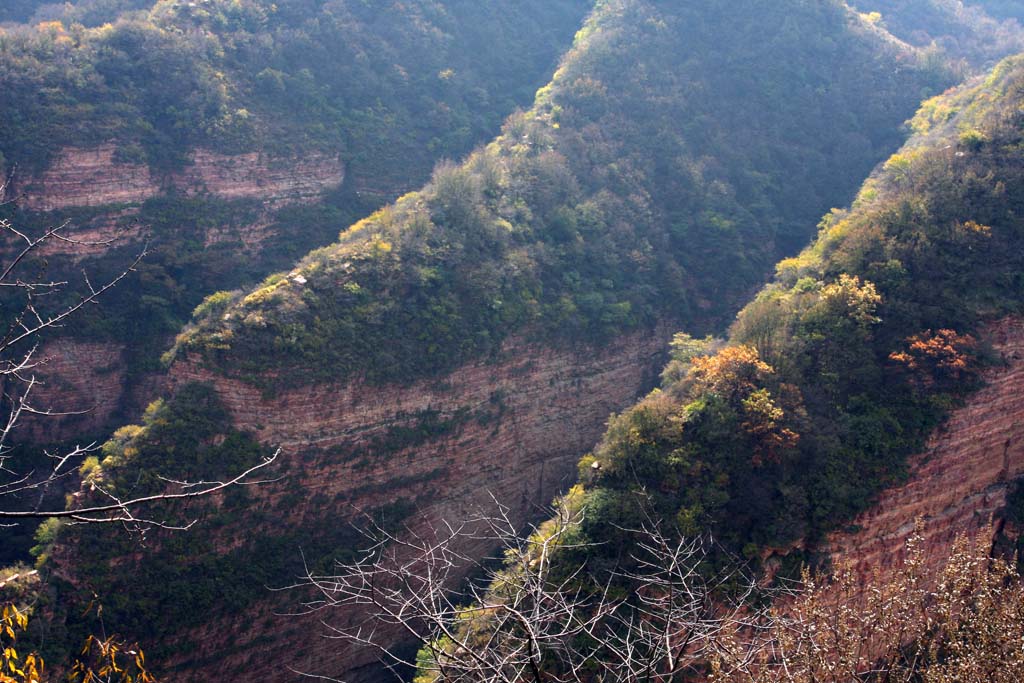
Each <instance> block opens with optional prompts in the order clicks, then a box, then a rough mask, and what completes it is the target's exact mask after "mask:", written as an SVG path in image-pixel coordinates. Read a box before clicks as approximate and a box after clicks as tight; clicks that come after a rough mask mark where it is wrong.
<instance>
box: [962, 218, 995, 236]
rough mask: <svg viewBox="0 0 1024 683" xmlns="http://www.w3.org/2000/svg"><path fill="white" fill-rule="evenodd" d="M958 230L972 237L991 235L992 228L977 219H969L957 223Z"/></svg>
mask: <svg viewBox="0 0 1024 683" xmlns="http://www.w3.org/2000/svg"><path fill="white" fill-rule="evenodd" d="M957 232H958V233H960V234H962V235H967V236H971V237H991V236H992V228H991V227H989V226H987V225H982V224H980V223H978V222H976V221H967V222H965V223H958V224H957Z"/></svg>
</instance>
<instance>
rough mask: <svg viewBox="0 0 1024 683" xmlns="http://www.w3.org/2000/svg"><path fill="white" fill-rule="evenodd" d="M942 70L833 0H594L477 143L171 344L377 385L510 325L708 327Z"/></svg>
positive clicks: (876, 151)
mask: <svg viewBox="0 0 1024 683" xmlns="http://www.w3.org/2000/svg"><path fill="white" fill-rule="evenodd" d="M942 78H943V74H942V72H941V71H940V70H937V71H935V70H933V71H924V70H922V69H921V68H920V67H919V63H918V55H917V53H915V52H914V51H912V50H911V49H908V48H906V47H905V46H903V45H901V44H898V43H897V42H895V41H893V40H892V39H891V38H890V37H888V36H887V34H884V33H883V32H881V31H879V30H877V29H876V28H874V27H872V26H870V25H867V24H865V23H863V22H861V21H860V20H859V19H858V18H857V17H856V15H853V14H851V13H849V12H848V11H847V10H846V8H845V7H844V6H842V5H841V4H839V3H831V2H828V3H822V4H814V5H800V6H795V7H793V8H791V9H788V8H787V9H786V10H782V9H780V8H778V7H776V6H774V5H770V4H769V3H766V2H759V1H753V0H752V1H748V2H744V3H741V4H740V5H736V4H735V3H724V2H723V3H718V2H711V3H693V4H684V5H682V6H680V5H679V4H678V3H661V2H612V3H607V4H602V5H601V6H600V9H598V10H597V12H596V13H595V15H594V17H593V18H592V19H591V20H590V21H589V22H588V24H587V26H586V27H585V28H584V29H583V31H582V32H581V33H580V34H579V36H578V37H577V45H576V47H575V48H574V50H573V51H572V53H570V55H569V56H568V58H567V59H566V61H565V64H564V65H563V67H562V68H561V69H560V70H559V72H558V73H557V74H556V76H555V78H554V80H553V82H552V83H551V85H550V86H549V87H547V88H545V89H544V90H542V91H541V93H540V95H539V97H538V101H537V104H536V106H535V107H534V108H533V109H532V110H531V111H529V112H527V113H525V114H522V115H519V116H515V117H513V118H512V119H511V120H510V121H509V123H508V124H506V127H505V131H504V135H502V137H500V138H499V139H498V140H497V141H496V142H495V143H493V144H492V145H490V146H488V147H487V148H485V149H483V150H480V151H478V152H477V153H476V154H474V155H473V156H472V157H471V158H470V160H469V161H467V162H466V163H464V164H462V165H460V166H453V165H446V166H443V167H441V168H439V169H438V170H437V171H436V172H435V175H434V178H433V180H432V182H431V183H430V184H429V185H428V186H427V187H426V189H425V190H423V191H422V192H417V193H413V194H410V195H408V196H406V197H404V198H402V199H401V200H400V201H399V202H398V203H397V204H395V205H394V206H392V207H389V208H387V209H385V210H384V211H381V212H380V213H378V214H376V215H374V216H372V217H371V218H369V219H367V220H365V221H362V222H360V223H358V224H357V225H355V226H354V227H353V228H351V229H350V230H349V231H347V232H346V233H344V234H343V235H342V238H341V241H340V242H339V243H338V244H337V245H335V246H331V247H328V248H326V249H323V250H320V251H317V252H314V253H313V254H311V255H310V256H308V257H307V258H305V259H304V260H303V261H302V262H301V263H300V264H299V266H298V267H297V268H296V269H295V270H294V271H292V272H291V273H289V274H281V275H277V276H274V277H273V278H271V279H270V280H268V281H267V282H266V283H265V284H264V286H263V287H262V288H260V289H257V290H256V291H253V292H250V293H245V294H242V293H238V294H223V295H217V296H216V297H213V298H211V299H210V300H209V301H207V302H206V303H205V304H204V305H203V306H202V307H201V308H200V309H199V310H198V312H197V319H196V323H195V324H194V326H193V327H192V329H190V330H188V331H187V332H186V333H185V334H184V335H182V337H181V339H180V342H179V345H178V353H179V355H181V354H187V355H189V356H190V357H192V358H201V359H202V361H203V362H204V363H206V364H208V365H210V366H211V367H216V368H218V369H220V370H221V371H223V372H225V373H226V374H228V375H229V376H237V377H247V378H251V379H261V380H262V381H264V382H265V381H267V380H268V377H269V376H273V377H276V378H278V380H279V381H287V382H288V383H292V384H294V383H295V382H308V381H323V380H327V379H331V380H337V379H339V378H340V377H352V376H367V377H369V378H371V379H373V380H378V381H380V380H397V379H403V378H408V377H410V376H413V375H416V376H419V375H423V374H428V373H432V372H438V371H442V370H448V369H451V368H453V367H456V366H458V365H459V364H460V363H462V362H464V361H465V360H467V359H468V358H472V357H479V356H482V355H485V354H487V353H491V352H493V351H495V350H496V349H498V348H499V347H500V344H501V342H502V341H503V339H504V338H505V337H506V336H507V335H508V334H509V333H510V332H511V331H512V330H514V329H523V328H526V327H529V328H530V329H531V330H533V334H535V335H543V336H548V337H553V338H560V339H563V340H571V339H576V340H581V339H582V340H589V341H593V340H601V339H607V338H610V337H611V336H613V335H615V334H617V333H620V332H623V331H626V330H630V329H636V328H638V327H643V326H647V325H650V324H651V323H653V322H654V321H655V320H657V319H659V318H661V317H664V316H666V315H668V316H670V317H673V318H677V319H680V320H685V321H687V322H688V323H693V324H696V325H698V326H704V327H707V326H708V325H714V324H719V323H720V322H721V321H723V320H725V319H726V318H727V316H729V315H731V313H732V311H734V310H735V308H736V306H737V304H738V302H739V301H740V299H741V297H742V296H744V295H745V293H746V292H747V291H748V290H749V288H750V287H752V286H754V285H755V284H756V283H757V282H758V281H759V279H760V278H761V277H762V276H763V274H764V273H765V271H766V270H767V269H768V268H769V267H770V264H771V263H772V261H773V259H774V258H775V257H776V256H778V255H780V254H783V253H786V252H787V251H792V250H795V249H796V248H797V247H798V246H799V245H801V244H802V243H803V242H804V240H805V239H806V238H807V237H808V231H807V228H806V226H807V225H808V224H809V221H808V218H809V217H810V216H813V215H816V212H817V213H820V211H821V210H823V209H827V207H828V206H830V205H832V204H834V203H837V202H836V200H837V199H839V198H841V197H843V196H844V195H845V194H846V192H848V191H849V188H851V187H852V186H853V183H855V182H857V180H856V179H857V178H858V177H863V175H864V174H865V173H866V172H867V170H868V169H869V168H870V166H871V165H873V164H874V163H876V162H877V159H878V158H879V157H880V156H881V155H882V152H883V150H885V149H886V148H888V147H890V146H891V145H892V144H893V143H894V142H895V141H896V140H897V139H898V135H899V134H898V132H897V127H896V126H895V125H894V123H895V122H896V121H898V120H900V117H901V116H902V114H903V112H905V111H907V109H908V108H909V107H912V106H914V105H912V104H911V103H912V102H913V101H914V100H915V99H917V98H918V97H919V96H920V95H921V94H922V93H926V92H928V90H929V88H934V87H935V86H936V85H937V84H939V83H940V82H941V81H942ZM261 376H262V378H261Z"/></svg>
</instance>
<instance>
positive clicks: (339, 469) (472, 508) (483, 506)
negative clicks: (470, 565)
mask: <svg viewBox="0 0 1024 683" xmlns="http://www.w3.org/2000/svg"><path fill="white" fill-rule="evenodd" d="M669 336H670V335H669V333H668V328H660V329H658V330H656V331H653V332H645V333H642V334H634V335H631V336H628V337H625V338H623V339H620V340H618V341H617V342H615V343H612V344H610V345H608V346H606V347H603V348H600V349H594V348H589V347H581V348H576V349H552V348H548V347H545V346H543V345H539V344H534V343H530V342H529V341H528V340H525V339H522V338H520V339H518V340H516V341H514V342H512V343H510V344H508V345H507V346H506V348H505V349H504V352H503V353H502V355H501V357H500V358H499V359H497V360H495V361H493V362H477V363H473V364H469V365H467V366H464V367H462V368H460V369H459V370H457V371H455V372H453V373H452V374H451V375H449V376H447V377H445V378H442V379H439V380H434V381H429V380H424V381H419V382H416V383H413V384H410V385H407V386H396V385H392V386H385V387H374V386H367V385H364V384H360V383H352V384H346V385H341V386H331V385H325V386H314V387H301V388H295V389H291V390H286V391H283V392H280V393H277V394H275V395H273V396H271V397H269V398H267V397H265V396H263V395H262V393H261V392H260V391H259V390H258V389H256V388H254V387H252V386H249V385H247V384H244V383H242V382H238V381H233V380H226V379H224V378H221V377H218V376H216V375H213V374H211V373H210V372H208V371H206V370H204V369H202V368H200V367H197V366H196V365H192V364H188V363H181V364H178V365H177V366H175V367H174V368H173V369H172V382H175V383H182V382H191V381H204V382H212V383H213V384H214V386H215V387H216V390H217V393H218V394H219V395H220V397H221V399H222V400H223V401H224V402H225V403H226V405H227V406H228V407H229V409H230V411H231V413H232V415H233V416H234V420H235V422H236V424H237V426H239V427H240V428H243V429H247V430H251V431H252V432H254V433H255V434H257V435H258V436H259V438H260V440H262V441H264V442H266V443H268V444H279V445H281V446H282V447H283V449H284V456H285V459H286V463H285V469H286V471H288V472H289V473H290V474H289V478H297V481H293V482H292V484H293V485H301V487H300V488H299V489H298V490H300V491H301V492H302V495H301V497H299V498H298V499H297V500H294V501H293V502H291V503H290V506H289V508H288V511H287V513H286V514H287V516H288V520H287V524H289V525H293V526H306V527H307V528H323V527H324V525H327V526H338V525H345V524H347V523H348V521H349V520H350V519H352V516H353V510H354V509H374V508H379V507H380V506H382V505H394V504H396V503H400V502H403V501H405V502H408V503H411V504H412V505H414V506H415V507H416V508H417V512H415V513H414V517H412V518H411V519H416V520H419V523H428V524H430V523H436V522H437V521H438V520H440V519H448V520H459V519H465V518H467V517H469V516H471V515H472V514H473V513H475V512H478V511H480V510H487V509H493V501H492V498H491V496H492V495H493V497H494V499H495V500H497V501H500V502H501V503H502V504H503V505H507V506H509V508H510V513H511V516H512V518H513V520H514V521H515V522H516V523H517V524H523V523H525V522H526V521H528V520H531V519H538V518H540V517H542V516H543V510H544V507H545V506H546V505H547V504H549V503H550V502H551V500H552V498H553V497H554V496H556V495H557V494H558V493H559V492H560V491H563V490H564V489H565V488H566V487H567V486H568V485H569V484H571V483H572V482H573V481H574V479H575V463H576V461H577V460H578V458H579V457H580V455H582V454H583V453H584V452H585V451H586V450H587V449H589V448H590V447H591V446H592V445H593V444H594V443H595V442H596V441H597V439H598V438H599V437H600V435H601V432H602V430H603V428H604V424H605V421H606V419H607V417H608V415H609V414H610V413H611V412H613V411H617V410H620V409H622V408H623V407H625V406H626V405H628V404H629V403H630V401H631V400H633V399H634V398H635V397H636V395H637V393H638V392H639V391H640V390H642V389H644V388H646V386H648V385H650V384H651V383H652V382H653V380H654V377H655V374H654V373H655V372H656V370H657V368H658V367H659V366H660V364H661V362H662V361H663V353H664V349H665V345H666V341H667V340H668V338H669ZM425 416H432V417H431V418H430V419H431V420H432V424H433V425H435V427H434V429H432V430H429V431H430V433H429V434H425V433H424V432H423V430H422V425H423V420H424V419H425ZM413 433H417V434H420V436H419V437H413V438H409V437H408V435H409V434H413ZM398 434H405V435H406V438H404V439H401V440H397V439H396V435H398ZM287 489H288V487H286V486H285V485H284V484H281V485H272V486H269V487H261V489H260V490H259V492H258V494H257V495H259V496H260V497H265V498H266V500H265V501H264V503H263V504H264V505H266V506H268V507H272V506H275V505H276V503H278V502H279V501H280V498H281V497H282V496H284V495H286V491H287ZM250 533H254V530H252V529H242V528H230V529H228V535H229V536H231V535H233V534H250ZM225 542H226V545H230V539H225ZM298 550H299V549H298V548H296V549H295V552H298ZM464 550H467V551H470V552H472V553H473V554H474V555H475V556H477V557H483V556H485V555H486V553H487V552H488V551H490V550H492V549H491V548H488V547H483V546H481V547H476V548H469V547H467V548H464ZM291 578H292V577H281V580H280V581H281V583H286V582H287V581H288V580H290V579H291ZM300 598H301V596H299V595H297V594H294V593H292V594H285V595H284V596H283V597H282V595H281V594H269V593H268V594H267V596H266V600H265V601H264V602H261V603H258V604H257V605H256V606H255V607H253V608H251V609H249V610H248V611H247V612H246V613H244V614H239V615H233V616H232V617H230V619H229V620H228V621H229V622H230V623H228V621H224V620H211V621H210V622H209V623H208V624H207V626H206V627H204V628H203V629H201V631H200V632H194V633H189V634H188V637H189V639H190V640H192V641H193V642H196V643H199V644H200V645H199V649H198V650H190V649H185V648H182V649H180V650H179V653H178V657H177V660H176V661H175V662H173V663H172V664H173V665H174V666H176V675H177V676H178V678H177V679H176V680H190V681H208V680H251V679H252V678H253V677H259V678H260V680H264V681H269V682H274V681H290V680H293V678H294V677H293V675H292V674H291V673H289V672H288V667H292V668H294V669H298V670H302V671H308V672H312V673H318V674H329V675H333V676H337V675H342V674H343V678H344V679H345V680H372V678H368V676H369V675H370V674H369V673H367V671H363V673H362V674H360V673H359V670H360V669H361V668H363V667H371V669H372V665H374V664H375V663H376V661H377V657H376V655H375V654H374V653H373V652H369V651H354V650H351V649H349V648H348V647H347V646H345V645H344V644H340V643H337V642H336V641H329V640H324V639H322V638H320V637H319V636H320V634H321V633H322V630H323V627H322V626H321V625H320V624H319V622H318V618H317V619H313V618H308V619H300V618H295V617H288V618H275V617H274V616H273V614H274V610H275V607H276V608H277V609H279V610H280V609H281V608H282V604H283V605H284V607H285V608H288V607H290V608H291V609H294V608H295V606H296V603H297V602H298V601H299V600H300ZM282 600H283V601H284V602H283V603H282ZM289 600H290V601H291V604H290V605H289V604H288V601H289ZM321 616H324V615H321ZM326 616H327V618H328V620H330V621H345V620H348V619H351V618H353V615H352V614H339V613H333V614H329V615H326ZM270 634H272V635H273V637H272V638H268V637H267V636H268V635H270Z"/></svg>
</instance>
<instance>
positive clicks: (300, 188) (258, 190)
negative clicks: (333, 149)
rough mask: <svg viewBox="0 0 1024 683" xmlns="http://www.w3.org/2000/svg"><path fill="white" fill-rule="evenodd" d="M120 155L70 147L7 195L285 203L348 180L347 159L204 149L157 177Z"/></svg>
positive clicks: (35, 207) (34, 205)
mask: <svg viewBox="0 0 1024 683" xmlns="http://www.w3.org/2000/svg"><path fill="white" fill-rule="evenodd" d="M116 150H117V147H116V146H115V145H113V144H106V145H101V146H99V147H94V148H91V149H83V148H76V147H68V148H65V149H63V150H62V151H61V152H60V153H59V154H58V155H57V158H56V160H55V161H54V162H53V163H52V164H51V165H50V167H49V168H48V169H46V170H45V171H43V172H42V173H39V174H38V175H34V176H29V177H26V178H19V177H17V176H15V177H14V181H13V183H12V187H10V188H8V192H7V196H8V198H17V200H18V202H19V204H20V206H21V207H22V208H24V209H27V210H30V211H56V210H60V209H69V208H75V207H90V206H105V205H110V204H139V203H141V202H144V201H145V200H147V199H150V198H152V197H156V196H158V195H160V194H163V193H165V192H167V191H171V190H173V191H178V192H182V193H185V194H188V195H191V194H201V193H210V194H213V195H217V196H218V197H222V198H224V199H258V200H260V201H262V202H264V204H270V205H275V204H276V205H280V204H285V203H289V202H292V201H297V200H301V199H307V198H310V197H315V196H317V195H319V194H320V193H321V192H323V191H325V190H328V189H331V188H334V187H338V186H339V185H341V183H342V181H343V180H344V178H345V167H344V164H343V163H342V161H341V159H340V158H338V157H337V156H335V157H331V156H328V155H325V154H316V153H309V154H304V155H303V156H302V157H299V158H294V159H272V158H270V157H268V156H266V155H265V154H262V153H259V152H251V153H248V154H238V155H233V156H227V155H223V154H217V153H214V152H210V151H207V150H202V149H200V150H196V151H195V152H193V153H192V154H191V157H190V161H191V163H190V164H189V165H187V166H185V167H184V168H183V169H181V170H180V171H177V172H175V173H171V174H168V175H166V176H158V175H155V174H154V173H152V172H151V170H150V168H149V167H148V166H147V165H145V164H137V163H118V162H116V161H115V153H116Z"/></svg>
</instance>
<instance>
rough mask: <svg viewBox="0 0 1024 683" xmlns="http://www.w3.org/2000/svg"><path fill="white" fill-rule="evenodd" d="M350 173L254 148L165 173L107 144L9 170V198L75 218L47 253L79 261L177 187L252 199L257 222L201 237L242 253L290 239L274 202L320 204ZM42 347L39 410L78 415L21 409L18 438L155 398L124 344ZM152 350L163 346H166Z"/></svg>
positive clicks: (137, 224) (205, 157)
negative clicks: (28, 171) (136, 376)
mask: <svg viewBox="0 0 1024 683" xmlns="http://www.w3.org/2000/svg"><path fill="white" fill-rule="evenodd" d="M344 178H345V166H344V164H343V163H342V162H341V160H340V159H339V158H337V157H329V156H326V155H320V154H307V155H305V156H303V157H302V158H295V159H272V158H269V157H267V156H266V155H264V154H260V153H256V152H254V153H250V154H241V155H235V156H225V155H222V154H216V153H213V152H210V151H207V150H196V151H195V152H193V153H192V154H191V157H190V163H189V164H188V165H186V166H185V167H184V168H183V169H181V170H180V171H178V172H175V173H171V174H168V175H165V176H159V175H157V174H155V173H154V172H152V171H151V170H150V168H149V167H148V166H146V165H145V164H136V163H123V162H120V161H118V160H117V147H116V146H115V145H113V144H108V145H102V146H99V147H96V148H92V149H80V148H67V149H64V150H63V151H62V152H61V153H59V154H58V155H57V158H56V160H55V161H54V162H53V163H52V164H51V165H50V167H49V168H48V169H46V170H45V171H43V172H41V173H38V174H36V175H33V176H20V175H19V174H15V175H14V176H12V178H11V179H10V182H9V183H7V185H8V186H7V188H6V191H5V196H6V197H7V198H8V199H12V200H14V201H16V202H17V204H18V206H19V208H21V209H23V210H26V211H29V212H36V213H45V214H46V218H47V219H50V217H52V220H50V222H49V223H48V224H50V225H58V224H60V223H61V222H63V221H64V220H65V217H66V216H68V215H70V216H72V218H71V219H70V221H69V222H68V225H67V226H66V228H65V230H64V232H63V233H62V234H64V235H65V236H67V237H70V238H72V239H73V240H74V241H60V240H50V241H48V242H46V243H45V244H44V246H43V251H44V252H45V254H46V255H47V256H50V255H53V256H65V257H70V258H71V259H72V260H73V261H81V260H84V259H92V258H97V257H101V256H103V255H104V254H105V253H107V252H108V251H109V250H111V249H113V248H115V247H119V246H124V245H126V244H130V243H132V242H138V241H140V240H141V239H142V238H143V234H144V233H150V232H151V230H150V226H147V225H145V224H144V221H142V220H140V218H139V213H140V207H141V205H142V204H143V202H145V201H147V200H149V199H153V198H156V197H161V196H167V195H169V194H171V195H179V196H184V197H194V196H204V197H206V196H209V197H214V198H216V199H222V200H225V201H232V200H250V201H251V202H252V203H253V210H252V211H251V216H252V218H251V220H245V221H241V222H238V223H237V224H234V223H233V224H216V225H212V226H209V227H206V228H205V229H204V230H203V232H202V233H201V234H200V236H199V237H200V239H201V240H202V243H203V244H204V245H205V246H206V247H207V248H208V247H211V246H214V245H218V244H220V243H227V245H228V246H227V248H230V249H234V250H236V251H241V252H244V257H246V258H258V257H259V254H260V252H261V250H262V248H263V246H264V244H265V243H266V242H267V240H268V239H272V238H281V239H289V236H287V235H279V234H277V233H276V232H275V231H274V229H273V228H272V226H273V224H274V212H275V211H276V210H277V209H280V208H281V207H284V206H287V205H289V204H294V203H298V202H315V201H317V200H318V198H319V197H320V196H321V195H322V194H323V193H324V192H326V191H329V190H331V189H334V188H337V187H338V186H340V185H341V183H342V182H343V181H344ZM0 199H2V197H0ZM83 210H84V211H83ZM154 237H155V238H157V239H159V238H160V237H161V236H160V235H156V236H154ZM21 246H22V245H21V244H20V243H17V242H15V241H13V240H11V239H9V238H8V239H7V241H6V242H5V243H4V245H3V250H4V252H5V253H9V254H12V253H15V250H16V249H19V248H21ZM76 274H77V273H76ZM169 341H170V340H168V343H169ZM43 351H44V353H45V356H46V358H47V359H48V361H47V363H46V364H45V365H43V366H41V367H40V368H38V373H37V374H38V376H39V378H40V379H41V381H42V382H43V384H42V385H41V386H40V387H38V388H37V389H36V390H35V391H34V394H35V400H34V404H35V405H36V407H37V408H39V409H41V410H51V411H53V412H54V413H68V412H73V413H76V414H73V415H61V416H56V417H47V418H36V417H33V416H24V417H23V423H24V424H23V427H22V428H21V429H20V435H21V438H25V439H31V440H32V441H35V442H38V441H43V442H51V441H56V440H62V439H69V438H73V437H75V436H78V435H81V434H83V433H88V434H98V433H99V430H101V429H103V428H104V427H109V426H111V424H113V423H112V422H111V421H110V419H111V418H112V417H113V416H114V415H115V413H117V412H121V413H126V414H129V415H131V416H134V414H135V413H136V412H137V410H135V409H137V408H138V405H139V404H141V405H145V403H146V402H147V401H148V400H150V399H152V398H154V397H155V395H150V392H148V391H146V389H147V388H149V387H150V385H151V384H152V381H151V380H152V378H147V379H146V380H145V381H142V382H138V381H134V380H133V381H131V382H129V381H128V378H127V376H126V371H125V367H124V363H123V362H121V358H122V355H123V353H124V349H123V348H122V346H121V345H120V344H117V343H109V344H82V343H77V342H72V341H68V340H62V341H54V342H52V343H50V344H49V345H48V346H47V347H46V348H45V349H44V350H43ZM153 352H154V355H155V354H158V353H159V352H160V349H154V350H153ZM136 394H138V395H137V396H136ZM82 411H84V412H82ZM78 413H80V414H78ZM128 419H133V417H129V418H128Z"/></svg>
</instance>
